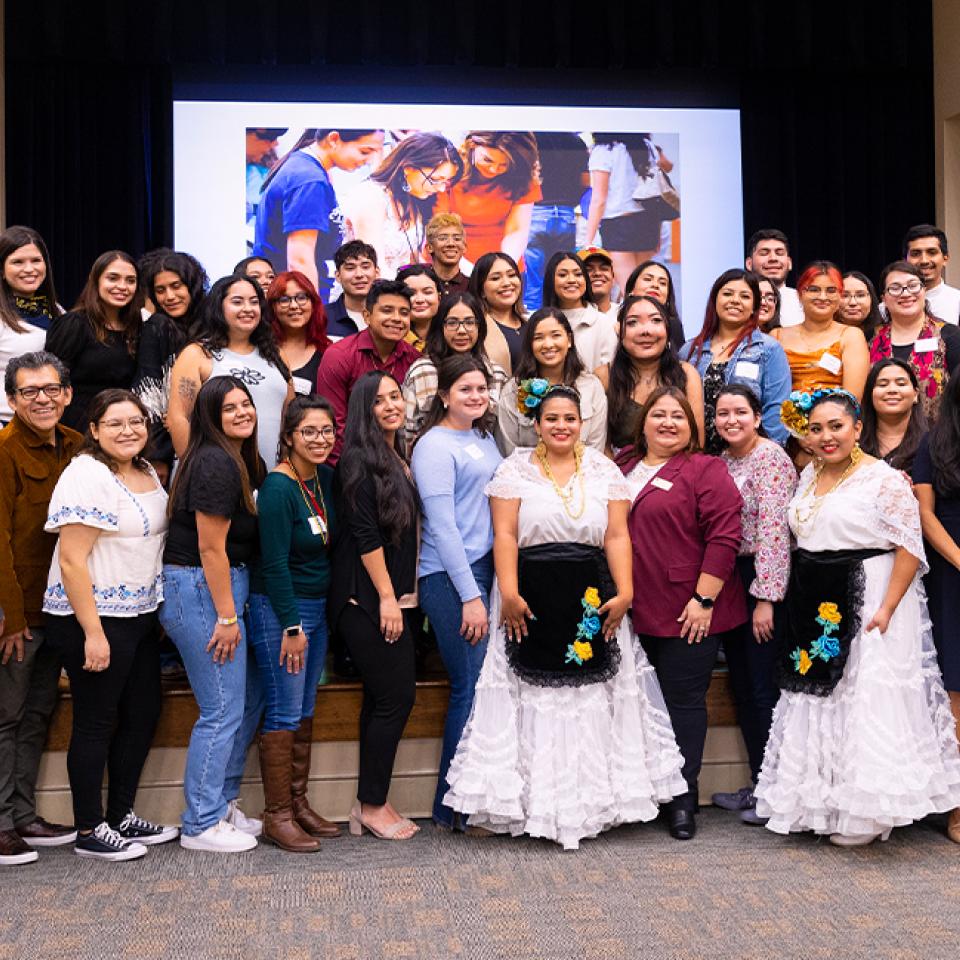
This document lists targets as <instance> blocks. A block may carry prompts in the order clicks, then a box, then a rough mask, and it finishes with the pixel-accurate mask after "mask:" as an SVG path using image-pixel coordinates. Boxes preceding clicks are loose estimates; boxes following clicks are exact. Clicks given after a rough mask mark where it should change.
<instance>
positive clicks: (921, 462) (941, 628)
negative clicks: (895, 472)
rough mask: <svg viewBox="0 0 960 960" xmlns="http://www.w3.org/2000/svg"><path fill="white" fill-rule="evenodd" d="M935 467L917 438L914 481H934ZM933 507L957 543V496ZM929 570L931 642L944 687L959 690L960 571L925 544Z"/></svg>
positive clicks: (959, 521) (959, 501) (959, 520)
mask: <svg viewBox="0 0 960 960" xmlns="http://www.w3.org/2000/svg"><path fill="white" fill-rule="evenodd" d="M933 477H934V468H933V462H932V460H931V459H930V447H929V443H928V438H927V437H924V438H923V439H922V440H921V441H920V446H919V448H918V449H917V455H916V457H915V458H914V461H913V482H914V483H929V484H931V485H932V484H933ZM936 500H937V503H936V508H935V510H934V512H935V514H936V517H937V519H938V520H939V521H940V522H941V523H942V524H943V527H944V529H945V530H946V531H947V533H949V534H950V536H951V537H952V538H953V540H954V542H955V543H958V544H960V497H941V496H938V497H937V498H936ZM926 550H927V563H929V564H930V572H929V573H928V574H927V575H926V576H925V577H924V578H923V585H924V586H925V587H926V590H927V605H928V607H929V609H930V620H931V622H932V623H933V642H934V643H935V644H936V647H937V659H938V660H939V661H940V672H941V673H942V674H943V685H944V686H945V687H946V688H947V690H953V691H960V570H957V568H956V567H955V566H954V565H953V564H952V563H949V562H948V561H947V560H945V559H944V558H943V557H942V556H940V554H939V553H937V551H936V550H934V548H933V547H932V546H930V544H929V543H927V544H926Z"/></svg>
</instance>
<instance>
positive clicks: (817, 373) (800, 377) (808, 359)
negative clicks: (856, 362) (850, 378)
mask: <svg viewBox="0 0 960 960" xmlns="http://www.w3.org/2000/svg"><path fill="white" fill-rule="evenodd" d="M781 346H783V344H781ZM783 352H784V353H785V354H786V355H787V362H788V363H789V364H790V378H791V380H792V381H793V389H794V390H803V391H806V392H807V393H810V392H811V391H813V390H817V389H819V388H822V387H842V386H843V369H842V357H843V351H842V349H841V346H840V340H835V341H834V342H833V343H831V344H830V346H829V347H826V348H825V349H820V350H813V351H810V352H807V351H793V350H788V349H787V348H786V347H784V348H783ZM824 354H830V356H832V357H835V358H836V359H837V362H838V368H837V372H836V373H832V372H831V371H830V370H828V369H827V368H826V367H823V366H821V365H820V358H821V357H823V355H824Z"/></svg>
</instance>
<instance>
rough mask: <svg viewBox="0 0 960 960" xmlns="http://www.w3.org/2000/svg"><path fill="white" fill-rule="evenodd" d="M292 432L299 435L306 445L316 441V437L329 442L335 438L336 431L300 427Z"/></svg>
mask: <svg viewBox="0 0 960 960" xmlns="http://www.w3.org/2000/svg"><path fill="white" fill-rule="evenodd" d="M293 432H294V433H299V434H300V436H301V437H303V439H304V440H305V441H306V442H307V443H310V442H312V441H313V440H316V439H317V437H323V439H324V440H329V441H331V442H333V441H334V440H335V439H336V438H337V431H336V430H335V429H334V428H333V427H300V429H299V430H294V431H293Z"/></svg>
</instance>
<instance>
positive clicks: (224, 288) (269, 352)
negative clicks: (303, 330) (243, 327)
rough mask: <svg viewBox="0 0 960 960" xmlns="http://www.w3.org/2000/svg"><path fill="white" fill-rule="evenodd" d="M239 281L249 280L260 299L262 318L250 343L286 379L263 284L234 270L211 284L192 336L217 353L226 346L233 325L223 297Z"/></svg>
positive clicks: (208, 351) (288, 373) (250, 285)
mask: <svg viewBox="0 0 960 960" xmlns="http://www.w3.org/2000/svg"><path fill="white" fill-rule="evenodd" d="M238 283H245V284H247V286H249V287H250V289H251V290H253V291H254V293H256V295H257V302H258V303H259V304H260V322H259V323H258V324H257V326H256V327H255V328H254V330H253V332H252V333H251V334H250V344H251V346H253V347H255V348H256V349H257V351H258V352H259V354H260V356H261V357H263V358H264V360H266V361H267V362H268V363H269V364H271V366H274V367H276V368H277V369H278V370H279V371H280V372H281V373H282V374H283V377H284V379H285V380H289V379H290V371H289V370H288V369H287V365H286V364H285V363H284V362H283V357H281V356H280V348H279V347H278V346H277V341H276V338H275V337H274V335H273V329H272V327H271V326H270V318H269V315H268V312H267V305H266V301H265V300H264V298H263V291H262V290H261V289H260V284H259V283H257V282H256V281H255V280H251V279H250V278H249V277H238V276H236V275H235V274H231V275H230V276H229V277H221V278H220V279H219V280H218V281H217V282H216V283H215V284H214V285H213V286H212V287H211V288H210V293H208V294H207V296H206V299H205V300H204V301H203V308H202V309H201V311H200V316H199V317H198V318H197V322H196V323H195V324H194V327H193V330H192V331H191V335H190V339H191V340H192V341H193V342H194V343H199V344H200V345H201V346H202V347H203V349H204V350H206V351H207V353H216V352H217V351H218V350H223V349H224V348H225V347H226V346H227V345H228V344H229V343H230V328H229V326H228V325H227V320H226V317H224V315H223V301H224V300H226V299H227V295H228V294H229V293H230V288H231V287H233V286H235V285H236V284H238Z"/></svg>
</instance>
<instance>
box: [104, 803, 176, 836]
mask: <svg viewBox="0 0 960 960" xmlns="http://www.w3.org/2000/svg"><path fill="white" fill-rule="evenodd" d="M113 829H114V830H116V832H117V833H119V834H120V836H121V837H123V839H124V840H131V841H133V842H135V843H143V844H147V845H149V844H152V843H169V842H170V841H171V840H176V839H177V837H179V836H180V828H179V827H167V826H164V825H163V824H162V823H151V822H150V821H149V820H144V819H143V817H138V816H137V815H136V814H135V813H134V812H133V811H132V810H131V811H130V812H129V813H128V814H127V815H126V816H125V817H124V818H123V819H122V820H121V821H120V822H119V823H118V824H117V825H116V826H115V827H114V828H113Z"/></svg>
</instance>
